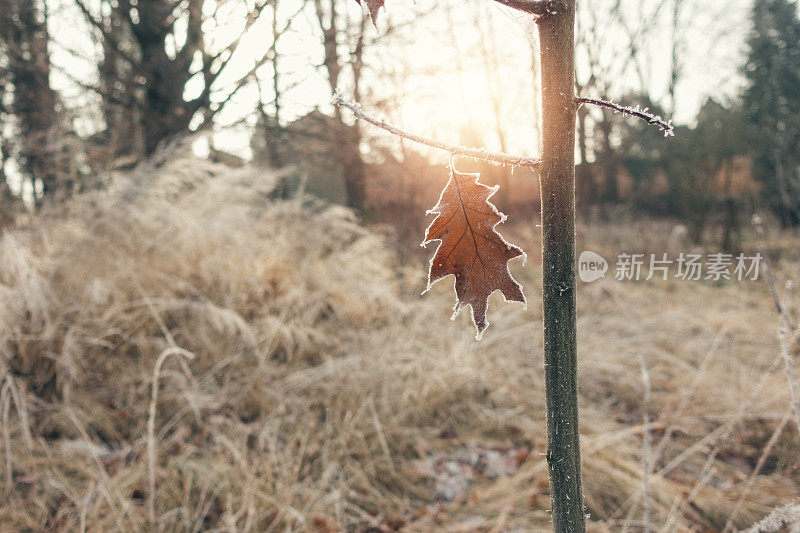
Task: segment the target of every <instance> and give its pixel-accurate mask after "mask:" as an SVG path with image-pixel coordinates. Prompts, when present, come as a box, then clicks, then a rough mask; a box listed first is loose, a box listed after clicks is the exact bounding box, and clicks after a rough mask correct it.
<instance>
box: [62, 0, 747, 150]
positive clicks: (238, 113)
mask: <svg viewBox="0 0 800 533" xmlns="http://www.w3.org/2000/svg"><path fill="white" fill-rule="evenodd" d="M252 1H253V0H227V2H226V4H225V6H224V8H223V9H222V10H221V11H220V14H219V15H218V17H217V19H216V20H214V21H209V22H207V23H206V25H205V29H206V30H207V31H208V34H209V35H210V36H211V38H212V42H213V43H215V45H216V46H224V45H225V44H227V43H229V42H230V41H231V40H233V39H234V38H235V37H236V36H237V35H238V34H239V33H240V32H241V29H242V28H243V25H244V18H245V17H244V15H245V13H246V9H247V5H246V4H248V3H252ZM47 3H48V8H49V9H50V11H51V20H52V21H53V22H52V23H51V32H52V34H53V36H54V45H53V54H54V62H55V64H56V66H57V67H58V68H57V69H56V71H55V73H54V78H53V81H54V84H55V85H56V86H57V87H58V88H59V89H60V90H61V91H62V92H63V93H64V94H65V98H66V100H67V102H68V104H69V106H70V107H72V108H73V109H75V110H76V119H75V122H76V127H77V128H78V130H79V131H81V130H83V131H85V132H90V131H92V129H93V128H94V129H96V128H97V124H98V117H97V114H96V113H95V112H93V111H92V110H93V104H96V96H95V95H91V94H87V93H86V92H85V91H83V90H82V89H80V88H79V86H78V84H76V83H75V80H76V79H77V80H80V81H82V82H88V83H91V82H92V81H93V80H94V77H95V68H94V65H93V63H94V61H96V59H97V57H98V55H99V52H98V50H97V48H96V46H95V45H94V43H92V42H91V40H90V39H87V37H86V35H87V33H86V32H87V31H88V28H87V27H86V23H85V21H84V20H83V18H82V15H81V14H80V13H79V12H78V11H77V10H76V8H75V6H74V5H73V4H72V2H71V0H47ZM213 3H214V2H213V0H207V6H206V7H207V8H208V12H209V13H210V12H211V9H212V8H213ZM614 3H615V0H579V2H578V6H579V14H578V16H579V19H580V22H579V31H585V30H586V29H587V28H590V27H594V28H595V29H596V30H597V31H596V32H595V40H594V41H593V43H592V45H591V46H586V45H579V47H578V51H577V70H578V72H577V74H578V79H579V81H580V80H581V79H586V78H588V70H589V69H588V64H589V63H588V57H589V54H591V56H592V57H594V58H595V59H596V62H597V63H598V64H599V65H601V68H600V70H601V71H603V72H605V74H604V76H605V79H603V81H602V90H603V91H608V93H609V94H600V93H599V90H598V89H595V90H590V91H587V93H586V96H594V97H605V98H610V99H614V98H619V97H621V96H623V95H625V94H626V93H628V92H630V91H638V90H641V89H645V90H647V91H649V92H650V94H651V95H652V96H653V97H654V98H655V99H656V100H657V101H659V102H662V103H664V104H665V105H667V104H668V103H669V100H668V98H667V88H668V85H669V77H670V73H671V63H672V61H671V57H672V35H673V33H672V32H673V12H674V5H675V4H676V3H678V4H680V11H679V13H680V16H679V24H678V27H679V30H678V41H679V43H680V47H679V52H680V54H679V57H680V59H681V61H680V65H681V75H680V78H679V83H678V86H677V97H676V105H675V113H674V116H673V117H669V118H673V119H674V121H675V122H676V123H679V124H681V123H691V122H692V120H693V119H694V116H695V115H696V113H697V110H698V109H699V107H700V105H701V104H702V103H703V102H704V101H705V99H706V98H708V97H709V96H713V97H715V98H716V99H717V100H721V101H726V100H727V99H730V98H733V97H735V95H736V94H737V93H738V92H739V90H740V88H741V84H742V79H741V76H740V74H739V67H740V65H741V63H742V61H743V58H744V55H743V53H744V38H745V35H746V32H747V29H748V15H749V8H750V4H751V0H725V1H722V0H716V1H713V2H708V1H706V0H677V1H676V0H667V1H666V2H665V4H664V7H662V8H661V9H660V10H658V11H657V10H656V9H655V7H654V6H656V5H658V4H659V2H657V1H656V0H648V1H647V2H643V1H641V0H621V3H620V6H621V8H620V9H621V13H622V15H620V16H619V17H617V18H616V19H614V17H612V16H610V15H609V12H610V9H611V6H612V5H613V4H614ZM347 5H348V10H349V12H348V16H349V17H351V18H356V17H358V16H360V12H359V9H360V8H359V6H358V4H357V3H356V2H355V0H353V1H352V2H349V3H347ZM429 5H432V6H433V7H429ZM298 11H299V12H300V14H299V16H297V17H296V18H295V19H294V23H293V25H292V30H291V31H290V32H288V33H287V34H286V35H285V36H284V37H283V38H282V40H281V41H280V42H279V45H278V52H279V54H280V55H281V57H282V60H281V64H282V73H281V75H282V79H283V80H284V84H285V86H286V87H287V88H288V87H289V86H293V88H291V89H287V91H286V93H285V96H284V102H283V104H284V112H285V116H284V121H290V120H291V119H293V118H295V117H297V116H301V115H303V114H305V113H307V112H309V111H310V110H312V109H314V108H320V109H322V110H323V111H326V112H331V106H330V103H329V102H330V88H329V87H328V84H327V80H326V78H325V73H324V70H323V69H321V68H319V65H321V63H322V47H321V34H320V31H319V28H318V26H317V24H316V16H315V13H314V11H313V3H312V2H307V7H306V8H305V9H303V4H302V3H301V0H281V1H280V3H279V13H278V18H279V21H280V20H286V19H287V18H288V17H289V16H290V15H291V14H294V13H296V12H298ZM420 13H423V15H419V14H420ZM54 14H55V15H57V16H53V15H54ZM409 21H413V23H409ZM620 21H622V22H620ZM270 24H271V21H270V17H269V15H265V16H263V17H262V19H261V20H260V21H259V22H258V23H256V24H255V25H254V26H253V28H252V29H251V30H250V32H249V33H248V35H246V36H245V38H244V40H243V43H242V46H241V47H240V50H239V53H238V54H237V56H236V57H235V58H234V60H233V61H232V62H231V66H230V67H229V70H228V71H227V72H226V73H225V74H224V75H223V76H222V77H221V79H220V81H219V84H218V94H217V97H218V98H222V97H223V96H224V94H225V90H226V88H227V87H229V86H230V84H231V83H233V82H235V81H236V79H237V78H238V76H239V75H240V74H241V73H243V72H247V71H248V70H249V69H250V68H251V67H252V66H253V64H254V62H255V61H256V60H257V59H258V58H259V57H261V55H262V54H263V53H264V52H265V50H266V49H267V48H268V47H269V42H268V40H267V39H268V37H266V36H268V35H269V34H270V29H269V28H270ZM404 24H405V25H404ZM393 25H400V26H401V27H402V29H401V30H399V31H394V32H392V33H391V35H390V37H389V38H386V37H385V35H383V34H382V32H385V31H386V28H388V27H391V26H393ZM625 28H628V29H627V30H626V29H625ZM78 30H80V31H78ZM626 31H634V32H638V34H639V35H640V37H639V39H638V42H639V43H640V49H641V52H640V54H639V56H640V61H639V62H638V64H633V63H632V62H631V61H628V60H627V50H628V45H627V43H628V42H629V38H628V37H627V35H626ZM367 32H369V33H368V38H369V39H370V40H373V39H374V40H376V41H377V42H376V44H375V45H374V46H372V47H369V48H368V50H367V53H366V56H365V60H366V62H367V65H368V68H367V74H366V76H368V78H367V81H366V84H365V87H366V90H365V91H364V93H365V97H364V98H365V101H364V102H363V104H364V107H365V109H366V110H367V111H370V110H373V111H374V112H375V113H376V114H379V115H382V116H385V117H386V118H387V119H389V120H390V121H392V122H394V123H397V125H398V126H401V127H403V128H406V129H408V130H412V131H414V132H418V133H420V134H423V135H428V136H434V137H437V138H441V139H442V140H444V141H446V142H464V141H465V139H466V140H475V141H476V142H482V143H483V144H485V145H486V146H487V147H488V148H490V149H492V150H496V149H499V145H500V144H501V143H500V139H499V135H498V134H497V132H498V130H499V131H502V132H503V133H504V144H505V145H506V148H507V149H508V150H509V151H514V152H517V153H521V154H525V155H535V151H536V146H537V145H538V143H537V140H536V133H535V128H534V127H533V124H534V123H535V119H534V113H535V112H536V111H535V110H536V104H535V102H536V100H535V97H534V92H535V89H534V87H535V81H536V78H535V76H534V71H533V69H534V68H535V63H534V61H533V55H532V50H533V48H532V45H535V41H536V37H535V28H534V27H533V25H532V23H531V22H530V19H529V18H528V17H526V16H525V15H522V14H519V13H518V12H515V11H513V10H511V9H509V8H505V7H503V6H500V5H498V4H496V3H494V2H492V1H491V0H466V1H464V0H438V1H437V0H430V2H429V1H428V0H416V2H412V0H392V1H390V2H388V9H387V10H386V11H385V12H382V13H381V15H380V18H379V19H378V23H377V28H374V27H373V26H372V25H368V27H367ZM179 38H180V36H179ZM343 45H346V43H343ZM484 51H485V52H486V55H485V56H484ZM485 57H486V58H488V61H486V60H485ZM620 65H626V66H625V68H622V67H621V66H620ZM487 72H488V73H489V75H488V76H487ZM259 76H261V77H262V78H264V79H269V78H270V76H271V71H270V68H269V67H268V66H265V67H263V68H262V69H261V70H260V71H259ZM295 85H296V86H295ZM598 85H600V84H598ZM193 90H196V87H195V88H194V89H193V88H192V87H191V86H190V87H189V88H188V89H187V94H186V96H187V97H190V96H191V95H192V91H193ZM348 90H349V87H348V82H347V78H346V77H345V80H344V86H343V91H344V93H345V94H347V93H348ZM257 101H258V91H257V90H256V86H255V85H254V84H251V85H249V86H247V87H245V89H244V90H242V91H240V92H239V93H238V94H237V96H236V98H235V99H234V100H233V101H232V102H231V104H229V106H228V107H227V108H226V109H225V110H224V112H222V113H221V114H220V115H219V121H218V122H219V123H218V124H217V126H216V128H215V129H216V133H215V144H216V146H217V147H219V148H222V149H226V150H229V151H232V152H235V153H239V154H242V155H245V156H249V155H250V154H249V142H248V139H249V134H250V128H252V126H253V125H254V123H255V113H253V109H254V107H255V105H256V103H257ZM495 107H497V109H499V110H500V114H499V116H500V117H501V118H500V119H499V124H498V119H497V115H496V114H495V113H494V108H495ZM231 124H237V126H236V127H233V128H231V127H230V126H229V125H231ZM498 126H499V127H498ZM381 135H382V134H381V133H379V132H376V131H372V130H369V131H368V132H367V136H368V138H370V139H372V138H375V139H379V140H381V142H386V143H390V144H391V143H392V142H393V141H392V140H387V139H385V138H383V139H382V138H381ZM440 157H444V155H442V154H440Z"/></svg>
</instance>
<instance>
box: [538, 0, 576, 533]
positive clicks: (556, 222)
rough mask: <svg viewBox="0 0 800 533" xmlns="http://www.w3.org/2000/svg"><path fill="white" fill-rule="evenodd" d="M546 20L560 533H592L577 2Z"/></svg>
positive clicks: (547, 342) (549, 312) (550, 349)
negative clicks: (581, 296)
mask: <svg viewBox="0 0 800 533" xmlns="http://www.w3.org/2000/svg"><path fill="white" fill-rule="evenodd" d="M561 4H562V5H563V6H564V8H563V9H559V11H558V12H557V13H548V14H545V15H543V16H541V17H540V18H539V23H538V25H539V35H540V39H541V64H542V118H543V123H542V131H543V144H544V147H543V151H542V167H541V174H540V176H541V178H540V180H541V191H542V277H543V282H542V293H543V294H542V301H543V312H544V368H545V391H546V396H547V398H546V400H547V464H548V467H549V472H550V495H551V496H550V498H551V502H552V507H553V526H554V529H555V531H557V532H562V531H563V532H571V533H575V532H580V531H584V530H585V527H586V526H585V516H584V512H585V511H584V508H583V492H582V488H581V455H580V442H579V432H578V380H577V370H578V368H577V366H578V360H577V341H576V323H575V322H576V321H575V319H576V304H577V301H576V290H577V282H576V275H575V118H576V110H577V105H576V101H575V0H567V1H564V2H562V3H561Z"/></svg>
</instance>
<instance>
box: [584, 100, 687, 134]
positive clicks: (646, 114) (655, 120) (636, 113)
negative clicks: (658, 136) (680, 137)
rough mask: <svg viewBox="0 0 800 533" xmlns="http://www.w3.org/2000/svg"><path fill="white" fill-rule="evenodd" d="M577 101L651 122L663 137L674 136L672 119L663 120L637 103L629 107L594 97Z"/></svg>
mask: <svg viewBox="0 0 800 533" xmlns="http://www.w3.org/2000/svg"><path fill="white" fill-rule="evenodd" d="M578 103H581V104H594V105H596V106H600V107H605V108H606V109H612V110H614V111H616V112H617V113H622V114H624V115H628V116H631V117H636V118H639V119H642V120H644V121H645V122H647V123H648V124H652V125H653V126H655V127H657V128H658V129H660V130H661V131H663V132H664V137H674V136H675V128H674V127H673V126H672V121H671V120H664V119H663V118H661V117H660V116H658V115H654V114H653V113H651V112H650V110H649V109H648V108H646V107H641V106H638V105H637V106H634V107H629V106H624V105H621V104H617V103H615V102H609V101H607V100H598V99H596V98H578Z"/></svg>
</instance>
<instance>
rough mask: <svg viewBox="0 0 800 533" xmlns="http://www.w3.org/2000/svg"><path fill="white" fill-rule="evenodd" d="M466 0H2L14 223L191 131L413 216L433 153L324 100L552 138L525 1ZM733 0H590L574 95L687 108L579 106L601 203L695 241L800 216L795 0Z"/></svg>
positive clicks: (468, 130) (431, 190)
mask: <svg viewBox="0 0 800 533" xmlns="http://www.w3.org/2000/svg"><path fill="white" fill-rule="evenodd" d="M451 7H452V6H451V5H450V3H449V2H448V0H438V1H433V0H432V1H431V2H424V3H420V4H419V5H415V6H409V8H408V9H407V10H393V11H392V12H391V13H385V14H384V13H382V14H381V19H379V21H378V24H379V26H380V30H379V31H376V30H375V28H373V27H372V24H371V23H369V21H368V20H367V19H365V18H364V17H363V16H362V12H361V11H360V9H359V6H358V4H357V3H356V2H353V1H351V0H178V1H176V0H152V1H148V2H141V1H139V2H137V1H135V0H47V1H44V0H19V1H10V0H0V120H1V121H2V125H1V126H0V220H5V221H6V223H7V221H8V220H11V218H12V217H13V213H19V212H22V211H24V210H26V209H31V208H35V207H36V206H39V205H41V204H42V203H44V202H47V201H50V200H52V201H58V200H59V199H60V198H63V197H65V196H66V195H69V194H71V193H73V192H75V191H79V190H82V189H86V188H89V187H96V186H102V183H100V182H98V181H97V180H96V179H95V176H97V175H98V172H99V171H100V170H102V169H107V168H121V167H127V166H133V165H136V164H138V163H139V162H140V161H143V160H145V159H147V158H148V157H150V156H152V155H153V154H154V153H156V152H158V151H159V150H160V149H161V148H162V147H164V146H167V145H169V144H170V143H171V142H172V141H174V140H176V139H180V138H182V137H184V136H185V135H188V134H195V135H197V134H199V136H198V137H197V139H198V142H197V143H196V144H197V147H196V149H197V150H198V153H201V154H205V155H207V156H208V157H209V158H212V159H214V160H218V161H225V162H228V163H231V162H234V163H236V162H242V161H246V160H249V159H252V160H253V161H254V162H256V163H257V164H260V165H265V166H271V167H293V168H294V169H295V171H294V172H293V173H288V174H287V176H289V177H287V178H286V179H287V182H286V184H285V187H284V191H285V192H286V193H287V194H289V193H291V191H292V190H294V189H297V188H299V187H300V186H303V187H305V190H307V191H310V192H312V193H314V194H316V195H319V196H322V197H324V198H326V199H328V200H330V201H335V202H339V203H345V204H348V205H350V206H352V207H354V208H356V209H358V210H360V211H361V212H362V213H365V214H369V213H373V214H375V213H379V212H380V213H395V214H398V215H399V214H402V213H409V212H417V211H418V210H420V209H422V208H424V207H426V206H429V204H432V202H434V201H435V195H436V191H437V190H438V189H439V188H440V186H441V184H442V180H443V179H444V174H445V173H444V170H443V168H441V166H440V165H439V164H438V160H436V159H434V157H437V156H433V155H432V154H430V153H428V152H425V151H424V150H419V149H417V148H415V147H411V146H407V145H405V144H403V143H402V142H401V141H397V140H394V139H386V138H381V137H380V136H376V137H373V136H372V133H371V132H370V131H369V130H363V131H362V129H361V127H360V126H359V125H358V124H355V123H353V122H352V121H351V119H350V118H349V117H347V116H342V115H341V114H340V113H339V111H338V109H334V108H333V107H332V106H330V105H329V104H328V98H329V95H330V93H331V92H332V91H333V90H334V89H337V88H339V89H341V90H342V91H344V92H345V93H346V94H348V95H350V96H352V97H354V98H355V99H356V100H358V101H361V102H362V103H364V104H365V105H367V106H369V108H370V110H371V111H373V112H376V113H378V114H382V115H383V116H385V117H386V118H387V119H389V120H390V121H392V122H394V123H397V124H399V125H403V126H405V127H408V128H410V129H414V130H415V131H420V132H421V133H427V134H430V135H433V136H437V137H441V138H443V139H445V140H452V141H455V142H468V143H470V144H480V145H486V146H487V147H489V148H490V149H496V150H504V151H509V152H516V153H523V154H528V155H530V154H535V153H536V152H537V146H538V139H539V132H538V127H539V126H538V120H537V118H538V111H537V109H536V107H537V104H535V102H534V100H533V98H532V97H531V96H530V95H533V94H536V92H537V91H536V89H537V86H538V83H539V82H538V66H537V64H536V56H537V54H536V53H535V51H536V47H537V46H538V44H537V43H536V40H535V38H534V34H535V32H531V31H530V30H531V28H530V27H527V26H526V25H525V24H526V22H524V20H522V19H516V20H517V21H518V22H519V24H518V25H517V27H518V28H519V31H518V32H517V33H516V34H514V35H510V34H509V35H503V34H502V33H501V30H500V28H501V27H506V28H507V27H508V18H509V17H515V15H514V14H513V13H512V12H509V11H508V10H504V9H502V8H498V7H497V6H495V5H493V4H486V3H485V2H470V3H468V8H466V9H465V8H464V7H463V6H461V5H459V9H457V10H456V9H451ZM734 8H735V9H734ZM720 9H721V8H720V7H713V6H708V5H707V3H702V2H698V1H696V0H659V1H657V2H648V3H642V2H633V1H629V0H618V1H614V2H612V1H609V0H585V1H583V2H580V4H579V10H580V12H579V13H578V32H577V36H578V37H577V46H578V61H577V72H576V79H577V83H578V91H579V92H580V94H581V95H582V96H590V97H591V96H596V95H601V94H602V95H605V96H608V97H611V98H613V99H616V100H618V101H620V102H621V103H624V104H627V105H640V106H642V107H647V108H649V109H651V110H652V111H654V112H656V113H657V114H661V115H664V116H669V117H672V116H675V117H676V121H677V124H678V135H677V136H676V138H675V139H671V140H669V141H668V142H666V143H665V142H663V139H661V138H660V137H659V136H660V134H659V132H658V131H656V130H654V129H652V128H648V127H646V125H643V124H640V123H637V122H636V121H629V120H624V119H622V117H620V116H618V115H614V114H613V112H611V111H609V110H606V109H590V108H588V107H584V108H581V109H580V111H579V116H578V139H577V146H578V149H577V154H576V161H577V162H578V171H577V180H578V194H579V204H580V212H581V216H582V217H583V218H585V219H586V220H592V219H593V218H594V217H604V218H605V217H612V216H617V215H619V214H621V213H626V212H636V213H646V214H650V215H653V216H673V217H677V218H679V219H680V220H682V221H683V223H684V224H685V225H686V226H687V228H688V230H689V234H690V235H691V237H692V239H693V240H694V241H696V242H700V241H702V240H704V239H710V238H713V239H718V240H719V243H720V244H721V245H722V246H724V247H725V248H727V249H735V248H736V246H737V240H738V237H737V235H738V232H739V228H740V226H741V224H742V220H743V219H745V218H746V217H747V215H748V214H749V213H750V211H752V210H753V209H755V208H769V209H770V210H772V211H773V212H774V213H775V215H776V216H777V217H778V218H779V219H780V221H781V223H782V224H784V225H785V226H797V225H798V224H800V142H798V139H800V89H798V87H800V20H798V5H797V2H796V1H792V0H740V1H737V2H735V3H734V4H731V5H727V6H725V7H724V11H720ZM736 9H738V12H739V13H741V17H740V19H741V20H739V19H737V18H736V17H734V16H733V15H732V13H734V11H736ZM430 13H438V16H437V17H428V16H427V15H428V14H430ZM747 18H749V24H743V23H744V22H746V21H747ZM501 25H503V26H501ZM506 31H507V30H506ZM309 36H312V37H309ZM501 36H503V39H502V40H501V39H500V37H501ZM509 43H511V44H509ZM704 43H705V44H704ZM737 43H738V44H737ZM517 45H521V46H517ZM704 46H705V48H703V47H704ZM737 47H738V48H737ZM701 56H708V57H711V58H717V59H714V60H713V67H714V69H717V71H716V72H713V74H714V76H715V78H714V79H715V80H718V81H717V82H714V83H713V84H712V83H711V82H706V81H705V80H702V81H700V82H698V80H697V78H698V76H697V75H696V73H695V75H694V76H692V74H693V72H692V68H694V69H695V70H697V65H698V64H704V63H703V61H702V60H703V57H701ZM720 58H731V60H730V61H728V60H727V59H726V60H725V61H723V60H721V59H720ZM708 61H712V60H711V59H709V60H708ZM707 64H711V63H707ZM652 65H658V66H657V67H653V66H652ZM664 65H666V68H662V66H664ZM526 71H528V72H532V74H531V75H525V76H523V75H521V74H520V73H521V72H526ZM663 72H666V73H667V74H666V76H664V75H660V74H657V73H663ZM709 74H712V72H709ZM659 76H660V77H659ZM726 77H727V78H726ZM725 79H727V80H728V81H727V82H725V83H724V85H725V89H724V90H721V89H720V87H719V86H718V85H719V83H720V82H719V80H723V81H724V80H725ZM441 94H445V95H446V98H445V99H442V98H441V97H440V95H441ZM532 102H533V103H532ZM684 102H686V103H684ZM201 141H202V142H201ZM422 161H426V163H425V164H423V163H422ZM464 165H465V166H468V165H467V164H466V163H464ZM465 170H469V168H465ZM474 170H479V171H481V172H482V173H483V174H484V175H485V179H486V180H487V181H489V182H493V183H498V184H500V185H502V186H503V189H502V191H503V192H502V193H501V194H500V195H498V202H499V203H500V207H501V208H502V209H504V210H506V211H508V210H512V211H513V210H514V209H516V207H515V206H525V209H524V210H523V209H519V212H520V213H522V212H528V211H530V209H528V207H529V206H530V204H531V203H535V202H537V201H538V187H537V186H536V179H535V176H533V175H531V174H530V173H525V172H521V171H519V170H512V169H504V168H499V167H489V166H486V167H485V168H484V166H480V165H478V166H477V167H475V168H474ZM389 175H391V176H395V178H394V179H393V180H387V179H385V177H386V176H389ZM401 176H402V177H403V178H402V180H401V179H400V177H401ZM404 183H405V184H406V185H403V184H404ZM395 185H396V186H395ZM515 214H516V213H515ZM423 222H424V221H423ZM401 226H402V227H405V226H403V225H402V224H401ZM409 231H410V230H409Z"/></svg>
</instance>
